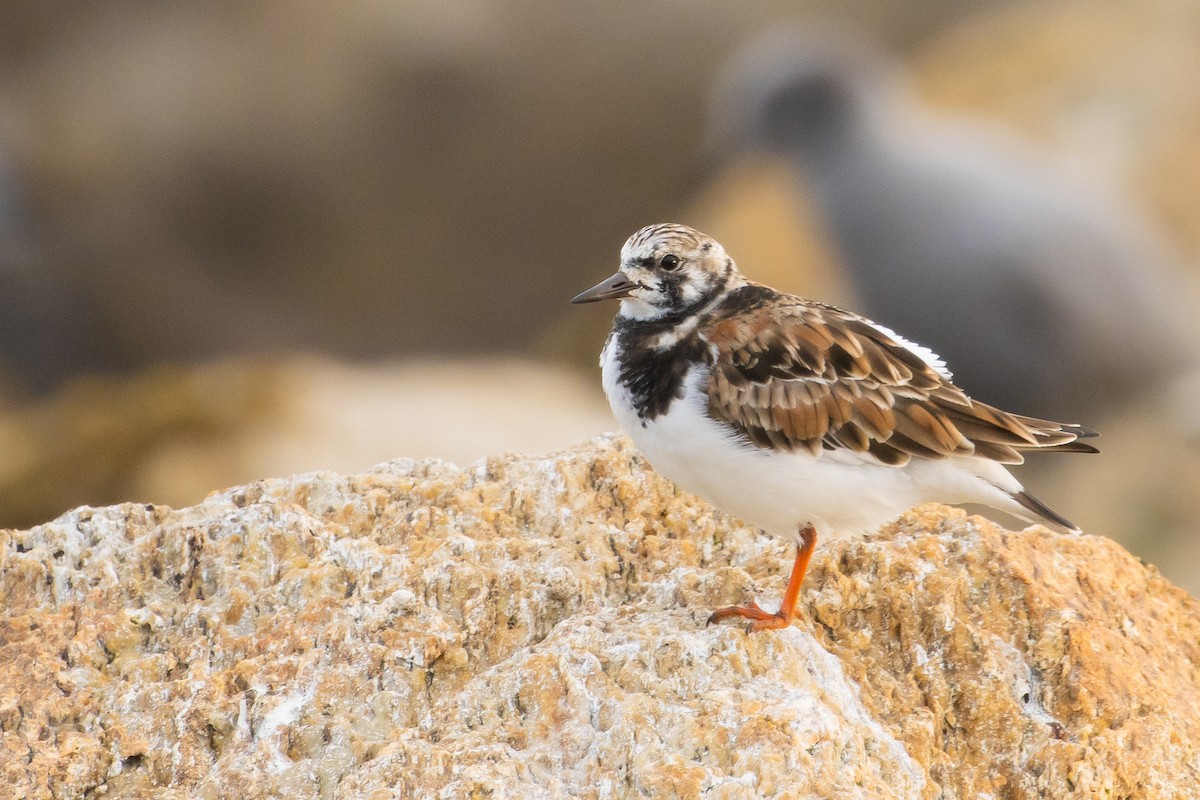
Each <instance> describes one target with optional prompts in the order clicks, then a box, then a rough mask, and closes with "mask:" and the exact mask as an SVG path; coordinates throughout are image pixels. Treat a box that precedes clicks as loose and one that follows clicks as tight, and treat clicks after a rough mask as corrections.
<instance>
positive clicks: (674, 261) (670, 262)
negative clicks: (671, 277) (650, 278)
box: [658, 253, 679, 272]
mask: <svg viewBox="0 0 1200 800" xmlns="http://www.w3.org/2000/svg"><path fill="white" fill-rule="evenodd" d="M658 265H659V266H660V267H662V268H663V269H665V270H667V271H668V272H670V271H672V270H676V269H679V256H675V255H671V254H669V253H668V254H667V255H665V256H663V257H662V260H661V261H659V262H658Z"/></svg>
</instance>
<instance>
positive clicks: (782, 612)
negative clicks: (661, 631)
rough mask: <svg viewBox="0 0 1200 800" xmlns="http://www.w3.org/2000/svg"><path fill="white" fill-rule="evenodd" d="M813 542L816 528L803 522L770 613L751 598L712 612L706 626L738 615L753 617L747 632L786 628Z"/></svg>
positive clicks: (813, 545) (806, 568)
mask: <svg viewBox="0 0 1200 800" xmlns="http://www.w3.org/2000/svg"><path fill="white" fill-rule="evenodd" d="M816 544H817V531H816V529H815V528H813V526H812V525H805V526H804V528H802V529H801V531H800V546H799V547H797V548H796V561H795V562H794V563H793V564H792V574H791V576H790V577H789V578H788V584H787V589H786V590H784V592H783V602H782V603H780V604H779V611H778V612H776V613H774V614H772V613H770V612H768V611H763V610H762V609H761V608H759V607H758V603H756V602H754V601H753V600H751V601H750V604H749V605H746V606H729V607H728V608H721V609H718V610H716V611H714V612H713V613H712V614H711V615H710V616H709V618H708V622H707V624H708V625H711V624H713V623H714V622H720V621H721V620H723V619H727V618H729V617H742V618H744V619H749V620H754V622H753V623H752V624H751V625H750V630H751V631H769V630H774V629H775V628H786V627H787V626H788V625H791V624H792V617H794V616H796V602H797V601H798V600H799V599H800V585H801V584H802V583H804V573H806V572H808V560H809V559H810V558H812V553H813V548H814V547H816Z"/></svg>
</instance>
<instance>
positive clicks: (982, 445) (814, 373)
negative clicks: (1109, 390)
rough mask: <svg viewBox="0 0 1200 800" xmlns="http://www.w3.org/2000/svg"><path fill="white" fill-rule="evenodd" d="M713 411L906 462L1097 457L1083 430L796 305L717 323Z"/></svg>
mask: <svg viewBox="0 0 1200 800" xmlns="http://www.w3.org/2000/svg"><path fill="white" fill-rule="evenodd" d="M701 335H702V336H703V338H704V339H705V340H706V341H707V342H708V343H709V344H710V345H711V346H712V347H713V348H715V356H716V358H715V364H714V366H713V370H712V375H711V379H710V381H709V387H708V407H709V413H710V414H711V415H712V416H713V417H715V418H716V419H720V420H723V421H725V422H727V423H728V424H729V425H731V426H732V427H733V428H734V429H735V430H737V431H738V432H739V433H741V434H742V435H744V436H745V437H746V438H747V439H749V441H751V442H753V443H754V444H755V445H758V446H759V447H764V448H774V449H779V450H787V451H805V450H806V451H808V452H810V453H812V454H813V455H816V454H818V453H820V452H821V450H822V449H827V450H832V449H836V448H846V449H849V450H851V451H854V452H858V453H865V454H869V455H871V456H873V457H874V458H875V459H877V460H878V461H880V462H882V463H884V464H891V465H895V466H902V465H904V464H906V463H908V461H909V459H911V458H913V457H917V458H927V459H940V458H946V457H948V456H955V455H964V456H965V455H977V456H983V457H985V458H989V459H992V460H994V461H999V462H1001V463H1004V464H1019V463H1021V462H1022V461H1023V460H1024V457H1023V456H1022V455H1021V451H1023V450H1030V449H1039V448H1054V449H1057V450H1060V451H1070V452H1096V450H1095V448H1093V447H1091V446H1090V445H1087V444H1084V443H1082V442H1076V439H1078V438H1080V437H1081V436H1088V435H1094V434H1091V432H1090V431H1087V430H1085V429H1083V428H1080V427H1079V426H1075V425H1067V424H1060V423H1056V422H1049V421H1046V420H1039V419H1033V418H1030V417H1022V416H1018V415H1015V414H1009V413H1006V412H1004V411H1000V410H999V409H996V408H993V407H991V406H988V405H986V404H984V403H979V402H976V401H973V400H971V399H970V398H969V397H967V396H966V395H965V394H964V393H963V392H962V390H960V389H959V388H958V387H956V386H954V385H953V384H952V383H950V381H949V380H948V379H947V378H946V377H945V376H943V375H942V374H941V373H939V372H938V371H937V370H936V369H934V368H933V367H932V366H930V364H929V363H927V362H926V361H925V360H924V359H922V358H921V356H919V355H918V354H917V353H915V352H913V351H912V350H910V349H909V348H908V347H906V346H905V345H904V344H902V343H901V342H899V341H897V340H896V339H895V338H893V337H892V336H890V335H889V334H888V333H886V332H885V331H882V330H880V329H879V328H876V327H875V326H874V325H872V324H871V323H870V322H868V321H867V320H865V319H863V318H862V317H858V316H855V315H853V314H849V313H847V312H844V311H841V310H840V309H836V308H833V307H831V306H824V305H819V304H814V303H808V302H805V301H802V300H799V299H798V298H797V299H795V300H794V302H787V301H786V300H785V302H784V303H782V304H779V303H776V304H768V305H764V306H760V307H759V308H756V309H752V310H749V311H742V312H741V313H739V314H738V315H737V317H736V318H733V317H727V318H720V317H718V318H715V319H712V320H710V321H709V322H708V323H707V324H706V325H705V326H704V328H703V329H702V330H701Z"/></svg>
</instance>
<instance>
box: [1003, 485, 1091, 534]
mask: <svg viewBox="0 0 1200 800" xmlns="http://www.w3.org/2000/svg"><path fill="white" fill-rule="evenodd" d="M1012 499H1013V500H1016V501H1017V502H1018V503H1020V504H1021V505H1022V506H1023V507H1024V508H1027V509H1029V510H1030V511H1032V512H1033V513H1034V514H1036V515H1037V516H1039V517H1041V518H1042V519H1043V520H1045V521H1047V522H1049V523H1051V524H1053V525H1054V527H1056V528H1062V529H1064V530H1066V531H1070V532H1072V533H1079V527H1078V526H1077V525H1076V524H1075V523H1074V522H1071V520H1069V519H1067V518H1066V517H1064V516H1063V515H1061V514H1059V513H1058V512H1056V511H1055V510H1054V509H1052V508H1050V506H1048V505H1046V504H1045V503H1043V502H1042V501H1041V500H1038V499H1037V498H1036V497H1034V496H1033V495H1031V494H1030V493H1029V492H1016V493H1015V494H1013V495H1012Z"/></svg>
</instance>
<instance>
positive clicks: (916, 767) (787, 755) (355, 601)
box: [0, 437, 1200, 800]
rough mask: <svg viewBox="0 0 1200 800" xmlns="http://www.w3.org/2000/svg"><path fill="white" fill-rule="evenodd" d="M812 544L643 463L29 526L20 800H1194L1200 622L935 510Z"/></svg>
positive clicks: (1198, 762)
mask: <svg viewBox="0 0 1200 800" xmlns="http://www.w3.org/2000/svg"><path fill="white" fill-rule="evenodd" d="M790 560H791V553H790V551H789V548H788V545H786V544H785V543H782V542H777V541H773V540H770V539H767V538H765V537H763V536H762V535H760V534H759V533H757V532H756V531H753V530H751V529H748V528H746V527H744V526H741V525H739V524H738V523H737V522H736V521H734V520H731V519H729V518H727V517H724V516H723V515H721V514H719V513H717V512H715V511H713V510H712V509H711V508H709V507H708V506H706V505H705V504H703V503H701V502H699V501H698V500H696V499H694V498H692V497H690V496H687V495H684V494H681V493H679V492H678V491H677V490H675V489H674V488H673V487H672V486H671V485H670V484H668V483H667V482H665V481H664V480H662V479H661V478H659V477H658V476H656V475H655V474H654V473H653V472H651V471H649V469H648V468H647V466H646V464H645V463H644V462H643V461H642V460H641V458H640V457H638V456H637V455H636V453H635V452H634V451H633V449H632V447H631V446H630V445H629V444H628V442H627V441H626V440H625V439H623V438H619V437H606V438H600V439H597V440H594V441H592V442H590V443H588V444H585V445H582V446H580V447H578V448H576V449H574V450H572V451H569V452H565V453H562V454H559V455H557V456H553V457H544V458H530V457H497V458H491V459H488V460H485V461H482V462H479V463H477V464H475V465H473V466H471V467H469V468H459V467H455V466H453V465H450V464H447V463H444V462H437V461H427V462H416V461H394V462H389V463H385V464H382V465H380V466H379V467H377V468H375V469H374V470H372V471H370V472H367V473H364V474H360V475H353V476H338V475H333V474H310V475H304V476H299V477H295V478H289V479H281V480H271V481H263V482H260V483H255V484H252V485H248V486H244V487H240V488H235V489H230V490H227V491H224V492H220V493H216V494H214V495H212V496H210V497H209V498H208V499H207V500H205V501H204V502H203V503H201V504H200V505H197V506H195V507H192V508H187V509H182V510H171V509H168V508H165V507H153V506H151V507H146V506H140V505H123V506H115V507H111V508H104V509H91V508H80V509H77V510H75V511H72V512H71V513H69V514H66V515H64V516H62V517H61V518H59V519H57V520H55V521H54V522H51V523H48V524H45V525H41V526H38V527H35V528H33V529H31V530H27V531H3V532H0V596H3V598H4V604H5V614H4V616H3V618H2V619H0V786H5V787H11V791H13V792H15V794H14V795H13V796H15V797H28V798H47V797H56V798H82V797H85V796H86V797H95V796H101V793H103V796H104V797H106V798H127V797H139V798H140V797H147V798H148V797H164V796H166V797H194V798H225V797H237V798H246V799H247V800H249V799H250V798H259V797H278V796H287V797H290V798H297V799H299V798H310V797H312V798H317V797H320V798H389V797H396V798H418V797H419V798H425V797H445V798H460V797H461V798H466V797H493V798H538V797H583V798H621V797H655V798H694V797H697V798H698V797H702V796H703V797H708V798H754V797H779V798H784V797H786V798H922V799H923V800H924V799H926V798H927V799H928V800H933V799H934V798H980V797H995V798H1041V797H1054V798H1092V797H1108V798H1134V797H1136V798H1184V797H1195V796H1197V795H1198V794H1200V669H1198V667H1200V604H1197V602H1196V601H1195V600H1194V599H1192V598H1191V597H1189V596H1188V595H1186V594H1185V593H1184V592H1182V591H1180V590H1178V589H1176V588H1174V587H1172V586H1171V585H1170V584H1168V583H1167V582H1166V581H1165V580H1163V579H1162V578H1161V577H1160V576H1159V575H1158V573H1157V572H1156V571H1155V570H1154V569H1153V568H1151V567H1147V566H1144V565H1142V564H1140V563H1139V562H1137V561H1136V560H1135V559H1133V558H1132V557H1131V556H1129V555H1128V554H1127V553H1125V552H1124V551H1123V550H1121V549H1120V548H1119V547H1118V546H1116V545H1115V544H1113V543H1111V542H1110V541H1108V540H1105V539H1101V538H1095V537H1088V536H1084V537H1065V536H1060V535H1056V534H1051V533H1049V532H1047V531H1045V530H1043V529H1040V528H1031V529H1029V530H1027V531H1025V532H1021V533H1014V532H1009V531H1005V530H1001V529H999V528H997V527H995V526H994V525H992V524H991V523H988V522H986V521H984V520H981V519H979V518H975V517H967V516H966V515H965V514H963V513H962V512H960V511H956V510H952V509H946V508H943V507H939V506H929V507H923V508H921V509H917V510H915V511H914V512H911V513H910V514H908V515H906V516H904V517H903V518H902V519H900V520H899V521H898V522H897V523H896V524H893V525H891V526H888V527H887V528H885V529H884V530H882V531H880V532H879V533H878V534H875V535H873V536H870V537H867V538H865V539H859V540H849V541H832V542H829V543H826V544H824V545H823V546H821V547H819V548H818V552H817V556H816V558H815V559H814V563H813V568H812V570H811V573H810V577H809V580H808V582H807V584H806V586H805V590H804V593H803V595H802V601H801V609H802V612H803V615H804V616H803V619H802V620H801V621H799V622H798V623H797V624H796V625H794V626H793V627H792V628H790V629H788V630H785V631H779V632H768V633H763V634H756V635H747V634H746V633H745V632H744V630H743V629H742V628H741V627H739V626H737V625H721V626H715V627H707V628H706V627H705V625H704V620H705V617H706V615H707V614H708V612H709V610H710V609H711V608H712V607H713V606H716V605H719V604H726V603H730V602H737V601H741V600H743V599H745V598H746V597H747V595H752V594H753V595H756V596H758V597H759V598H760V599H763V600H764V601H766V602H771V601H773V600H774V599H776V598H777V597H778V593H779V592H781V591H782V587H783V582H784V579H785V577H786V572H787V568H788V566H789V562H790Z"/></svg>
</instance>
